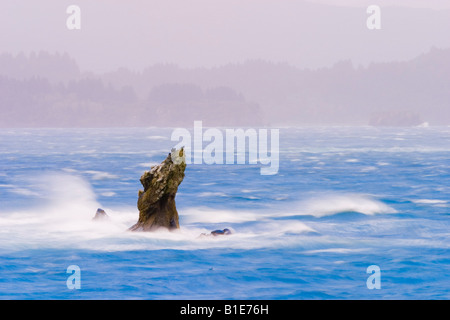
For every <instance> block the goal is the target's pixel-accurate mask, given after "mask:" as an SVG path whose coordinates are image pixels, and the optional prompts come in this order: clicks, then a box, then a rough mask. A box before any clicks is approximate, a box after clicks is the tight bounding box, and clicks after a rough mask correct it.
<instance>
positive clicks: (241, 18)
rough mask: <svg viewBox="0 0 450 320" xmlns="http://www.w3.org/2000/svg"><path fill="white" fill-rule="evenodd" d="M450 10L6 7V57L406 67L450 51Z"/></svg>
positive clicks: (250, 5)
mask: <svg viewBox="0 0 450 320" xmlns="http://www.w3.org/2000/svg"><path fill="white" fill-rule="evenodd" d="M324 3H326V5H325V4H324ZM72 4H76V5H78V6H79V7H80V9H81V30H68V28H67V27H66V20H67V18H68V17H69V15H68V14H67V13H66V8H67V7H68V6H69V5H72ZM329 4H334V5H329ZM369 4H378V5H379V6H380V7H381V25H382V28H381V30H368V29H367V27H366V20H367V18H368V16H369V15H368V14H367V12H366V7H367V5H369ZM393 4H398V5H400V6H403V7H400V8H395V9H393V8H392V7H391V5H393ZM335 5H340V6H335ZM347 5H348V6H347ZM412 7H415V8H417V7H421V8H427V9H412ZM449 8H450V1H448V0H423V1H418V0H398V1H387V0H373V1H365V0H344V1H331V0H310V1H309V2H306V1H301V0H226V1H225V0H128V1H123V0H108V1H106V0H96V1H92V0H71V1H67V0H40V1H34V0H15V1H2V2H1V3H0V46H1V47H0V52H11V53H15V54H16V53H18V52H21V51H23V52H25V53H30V52H31V51H40V50H46V51H49V52H61V53H63V52H67V53H69V54H70V55H71V56H72V57H74V58H75V59H76V60H77V62H78V63H79V65H80V67H81V69H82V70H93V71H96V72H104V71H109V70H115V69H117V68H119V67H127V68H131V69H133V70H142V68H144V67H146V66H150V65H153V64H155V63H161V62H163V63H164V62H168V63H175V64H178V65H180V66H182V67H199V66H205V67H213V66H218V65H223V64H227V63H235V62H243V61H245V60H248V59H264V60H270V61H274V62H288V63H290V64H292V65H295V66H298V67H302V68H303V67H310V68H317V67H323V66H329V65H332V64H334V63H335V62H337V61H339V60H343V59H351V60H352V61H353V63H354V64H367V63H370V62H372V61H391V60H408V59H412V58H414V57H416V56H417V55H419V54H421V53H423V52H426V51H428V50H429V49H430V47H431V46H437V47H450V37H449V36H448V30H450V10H449Z"/></svg>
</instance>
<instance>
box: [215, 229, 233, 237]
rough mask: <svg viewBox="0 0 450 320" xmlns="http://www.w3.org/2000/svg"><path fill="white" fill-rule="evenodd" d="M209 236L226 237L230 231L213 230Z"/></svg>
mask: <svg viewBox="0 0 450 320" xmlns="http://www.w3.org/2000/svg"><path fill="white" fill-rule="evenodd" d="M211 234H212V235H213V236H220V235H228V234H231V231H230V229H227V228H225V229H223V230H214V231H211Z"/></svg>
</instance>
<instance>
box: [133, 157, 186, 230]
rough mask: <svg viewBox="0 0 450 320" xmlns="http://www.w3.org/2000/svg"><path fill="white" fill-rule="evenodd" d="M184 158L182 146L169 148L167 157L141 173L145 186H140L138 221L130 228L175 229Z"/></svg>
mask: <svg viewBox="0 0 450 320" xmlns="http://www.w3.org/2000/svg"><path fill="white" fill-rule="evenodd" d="M185 169H186V160H185V154H184V148H181V149H179V150H176V149H172V151H171V153H169V155H168V156H167V158H166V159H165V160H164V161H163V162H161V164H159V165H157V166H152V167H151V169H150V171H146V172H144V174H143V175H142V176H141V179H140V181H141V184H142V186H143V187H144V190H143V191H142V190H139V193H138V201H137V207H138V209H139V219H138V222H137V223H136V224H135V225H133V226H132V227H131V228H130V230H131V231H154V230H156V229H159V228H167V229H169V230H171V229H178V228H180V225H179V222H178V212H177V208H176V206H175V195H176V193H177V191H178V186H179V185H180V183H181V182H182V181H183V179H184V170H185Z"/></svg>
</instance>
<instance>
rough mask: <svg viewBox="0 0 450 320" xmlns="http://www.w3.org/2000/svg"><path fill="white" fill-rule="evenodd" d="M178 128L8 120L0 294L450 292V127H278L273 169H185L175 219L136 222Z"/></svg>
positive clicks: (0, 196)
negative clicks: (138, 227)
mask: <svg viewBox="0 0 450 320" xmlns="http://www.w3.org/2000/svg"><path fill="white" fill-rule="evenodd" d="M172 131H173V129H171V128H108V129H1V130H0V155H1V156H0V168H1V170H0V299H249V300H250V299H283V300H284V299H449V298H450V161H449V160H450V127H432V126H430V127H410V128H375V127H300V128H280V150H279V158H280V165H279V171H278V174H275V175H261V174H260V167H261V166H260V165H249V164H239V165H238V164H235V165H232V164H230V165H206V164H189V165H188V166H187V168H186V172H185V174H186V176H185V178H184V181H183V182H182V183H181V185H180V187H179V191H178V194H177V196H176V204H177V209H178V213H179V216H180V226H181V228H180V229H179V230H177V231H172V232H169V231H157V232H151V233H147V232H130V231H128V230H127V229H128V228H129V227H130V226H132V225H133V224H134V223H135V222H136V221H137V218H138V210H137V207H136V202H137V194H138V190H139V189H141V188H142V186H141V184H140V182H139V178H140V176H141V175H142V174H143V173H144V171H146V170H149V169H150V166H152V165H155V164H158V163H160V162H161V161H162V160H164V159H165V157H166V156H167V154H168V153H169V152H170V149H171V148H172V147H173V146H174V145H175V144H176V143H175V142H173V141H171V140H170V138H171V133H172ZM97 208H102V209H104V210H105V211H106V212H107V214H108V216H109V219H107V220H105V221H93V220H92V218H93V216H94V215H95V212H96V210H97ZM223 228H229V229H231V230H232V231H233V233H232V234H231V235H227V236H217V237H199V235H200V234H201V233H208V232H210V231H212V230H215V229H223ZM73 265H75V266H78V267H79V270H80V272H79V273H78V276H79V277H78V278H77V279H78V283H79V284H80V287H79V289H71V288H69V286H68V285H67V283H68V279H69V277H70V276H71V273H70V272H69V273H68V267H69V266H73ZM370 266H378V267H379V270H380V271H379V272H378V273H377V277H378V278H377V279H376V281H378V284H379V285H380V286H379V289H377V288H372V289H370V288H369V287H370V286H369V285H368V279H369V277H371V276H372V275H374V274H372V273H370V272H369V273H368V268H369V267H370Z"/></svg>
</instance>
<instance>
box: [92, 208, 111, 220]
mask: <svg viewBox="0 0 450 320" xmlns="http://www.w3.org/2000/svg"><path fill="white" fill-rule="evenodd" d="M108 218H109V217H108V215H107V214H106V212H105V210H103V209H101V208H98V209H97V212H96V213H95V216H94V217H93V218H92V220H104V219H108Z"/></svg>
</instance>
